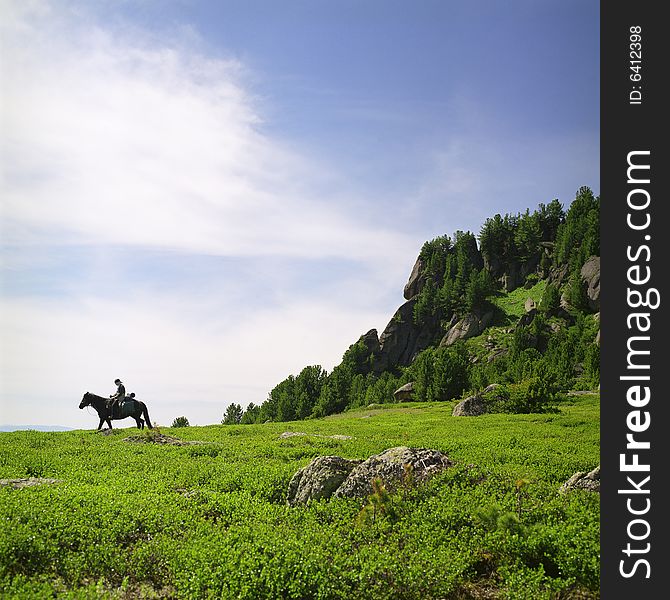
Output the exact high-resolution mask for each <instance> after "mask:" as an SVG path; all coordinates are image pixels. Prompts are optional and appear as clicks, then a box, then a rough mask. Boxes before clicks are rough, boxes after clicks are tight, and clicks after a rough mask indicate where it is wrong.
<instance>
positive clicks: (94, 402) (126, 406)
mask: <svg viewBox="0 0 670 600" xmlns="http://www.w3.org/2000/svg"><path fill="white" fill-rule="evenodd" d="M109 401H110V400H109V398H103V397H102V396H96V395H95V394H91V392H86V393H85V394H84V397H83V398H82V399H81V402H80V403H79V408H85V407H87V406H92V407H93V408H95V410H96V411H97V412H98V416H99V417H100V424H99V425H98V431H100V429H102V425H103V423H105V422H107V425H109V428H110V429H111V428H112V421H117V420H119V419H126V418H127V417H132V418H133V419H135V421H136V422H137V428H138V429H144V422H145V421H146V424H147V427H148V428H149V429H152V427H151V421H150V420H149V411H148V410H147V405H146V404H144V402H140V401H139V400H135V399H131V398H129V399H127V400H125V401H124V402H123V403H121V404H120V405H119V404H116V405H115V406H114V409H113V410H112V409H110V408H109V406H108V404H109ZM142 416H144V421H143V420H142Z"/></svg>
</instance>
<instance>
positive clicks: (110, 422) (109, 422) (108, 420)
mask: <svg viewBox="0 0 670 600" xmlns="http://www.w3.org/2000/svg"><path fill="white" fill-rule="evenodd" d="M107 425H109V428H110V429H111V428H112V421H111V420H110V418H109V417H107Z"/></svg>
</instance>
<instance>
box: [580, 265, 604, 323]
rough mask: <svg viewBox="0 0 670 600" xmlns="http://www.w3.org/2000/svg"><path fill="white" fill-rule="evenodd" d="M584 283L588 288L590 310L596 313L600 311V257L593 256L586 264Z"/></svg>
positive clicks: (582, 274)
mask: <svg viewBox="0 0 670 600" xmlns="http://www.w3.org/2000/svg"><path fill="white" fill-rule="evenodd" d="M581 276H582V282H583V285H584V287H585V288H586V298H587V300H588V303H589V308H590V309H591V310H592V311H594V312H599V311H600V257H599V256H591V257H589V259H588V260H587V261H586V262H585V263H584V266H583V267H582V270H581Z"/></svg>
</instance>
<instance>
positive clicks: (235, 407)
mask: <svg viewBox="0 0 670 600" xmlns="http://www.w3.org/2000/svg"><path fill="white" fill-rule="evenodd" d="M243 414H244V411H243V410H242V407H241V406H240V405H239V404H236V403H235V402H233V403H232V404H229V405H228V408H226V412H225V414H224V415H223V421H221V424H222V425H238V424H239V423H240V421H241V420H242V415H243Z"/></svg>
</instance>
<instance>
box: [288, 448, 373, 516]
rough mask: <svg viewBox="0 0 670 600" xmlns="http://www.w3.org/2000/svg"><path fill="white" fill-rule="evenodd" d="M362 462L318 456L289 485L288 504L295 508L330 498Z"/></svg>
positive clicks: (337, 457)
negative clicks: (312, 501)
mask: <svg viewBox="0 0 670 600" xmlns="http://www.w3.org/2000/svg"><path fill="white" fill-rule="evenodd" d="M360 462H361V461H360V460H347V459H346V458H341V457H339V456H318V457H317V458H315V459H314V460H313V461H312V462H311V463H309V464H308V465H307V466H306V467H303V468H302V469H300V470H299V471H298V472H297V473H296V474H295V475H294V476H293V478H292V479H291V481H290V482H289V484H288V493H287V496H286V503H287V504H288V505H289V506H295V505H297V504H307V502H309V501H310V500H319V499H321V498H330V497H331V496H332V495H333V492H335V490H337V488H339V487H340V485H341V484H342V482H343V481H344V480H345V479H346V478H347V476H348V475H349V473H350V472H351V470H352V469H353V468H354V467H355V466H356V465H358V464H359V463H360Z"/></svg>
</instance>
